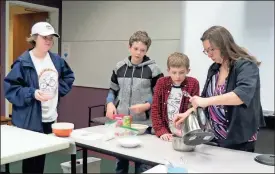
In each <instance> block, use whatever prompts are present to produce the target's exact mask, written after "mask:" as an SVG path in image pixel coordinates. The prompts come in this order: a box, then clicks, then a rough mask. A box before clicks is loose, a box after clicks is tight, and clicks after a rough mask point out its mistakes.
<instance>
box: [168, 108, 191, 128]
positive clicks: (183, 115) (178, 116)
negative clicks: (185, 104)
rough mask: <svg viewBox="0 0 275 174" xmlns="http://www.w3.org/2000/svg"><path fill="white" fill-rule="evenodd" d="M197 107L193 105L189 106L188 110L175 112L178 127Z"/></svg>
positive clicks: (174, 120) (175, 122) (175, 123)
mask: <svg viewBox="0 0 275 174" xmlns="http://www.w3.org/2000/svg"><path fill="white" fill-rule="evenodd" d="M195 109H196V108H194V107H192V108H189V109H188V110H187V111H186V112H184V113H180V114H175V116H174V119H173V123H174V125H175V127H176V128H179V125H180V124H181V123H182V122H184V120H185V119H186V118H187V117H188V116H189V115H190V114H191V113H192V112H193V111H195Z"/></svg>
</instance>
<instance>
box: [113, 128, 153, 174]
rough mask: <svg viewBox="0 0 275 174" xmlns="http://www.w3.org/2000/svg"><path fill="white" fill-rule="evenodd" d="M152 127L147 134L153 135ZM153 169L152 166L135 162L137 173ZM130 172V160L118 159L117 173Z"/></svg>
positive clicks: (126, 173) (124, 173)
mask: <svg viewBox="0 0 275 174" xmlns="http://www.w3.org/2000/svg"><path fill="white" fill-rule="evenodd" d="M151 129H152V128H151V127H149V128H148V129H147V130H146V132H145V133H146V134H151ZM150 168H152V166H149V165H146V164H141V163H138V162H135V173H136V174H140V173H143V172H145V171H146V170H149V169H150ZM128 171H129V160H127V159H121V158H117V163H116V173H117V174H128Z"/></svg>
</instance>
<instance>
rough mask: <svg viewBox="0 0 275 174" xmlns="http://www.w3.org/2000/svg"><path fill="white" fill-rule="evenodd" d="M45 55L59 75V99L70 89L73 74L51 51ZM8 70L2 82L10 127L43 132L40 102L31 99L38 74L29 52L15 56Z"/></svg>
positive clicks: (36, 85) (37, 84)
mask: <svg viewBox="0 0 275 174" xmlns="http://www.w3.org/2000/svg"><path fill="white" fill-rule="evenodd" d="M49 55H50V57H51V59H52V62H53V64H54V66H55V68H56V70H57V72H58V76H59V78H58V80H59V87H58V91H59V97H63V96H65V95H66V94H68V93H69V91H70V90H71V89H72V85H73V82H74V79H75V78H74V73H73V72H72V70H71V68H70V67H69V65H68V64H67V63H66V61H65V60H64V59H63V58H61V57H60V56H58V55H57V54H54V53H51V52H49ZM11 68H12V69H11V71H10V72H9V74H8V75H7V76H6V77H5V79H4V91H5V97H6V99H7V100H8V101H9V102H10V103H12V124H13V125H15V126H17V127H19V128H23V129H28V130H32V131H36V132H43V127H42V110H41V102H40V101H39V100H36V99H35V97H34V92H35V90H36V89H39V83H38V75H37V73H36V70H35V67H34V64H33V62H32V60H31V57H30V54H29V50H28V51H25V52H24V53H23V54H22V55H21V56H19V58H18V59H17V60H16V61H15V62H14V63H13V65H12V66H11Z"/></svg>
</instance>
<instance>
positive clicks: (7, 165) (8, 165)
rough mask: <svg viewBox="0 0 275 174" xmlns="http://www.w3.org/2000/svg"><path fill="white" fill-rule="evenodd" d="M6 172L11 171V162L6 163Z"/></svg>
mask: <svg viewBox="0 0 275 174" xmlns="http://www.w3.org/2000/svg"><path fill="white" fill-rule="evenodd" d="M5 173H10V164H5Z"/></svg>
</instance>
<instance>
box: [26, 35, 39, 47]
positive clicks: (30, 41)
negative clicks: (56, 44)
mask: <svg viewBox="0 0 275 174" xmlns="http://www.w3.org/2000/svg"><path fill="white" fill-rule="evenodd" d="M36 38H37V35H36V34H34V35H31V36H30V37H28V38H27V39H26V41H27V42H28V43H30V44H31V45H32V46H33V47H35V45H36V42H35V40H36Z"/></svg>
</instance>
